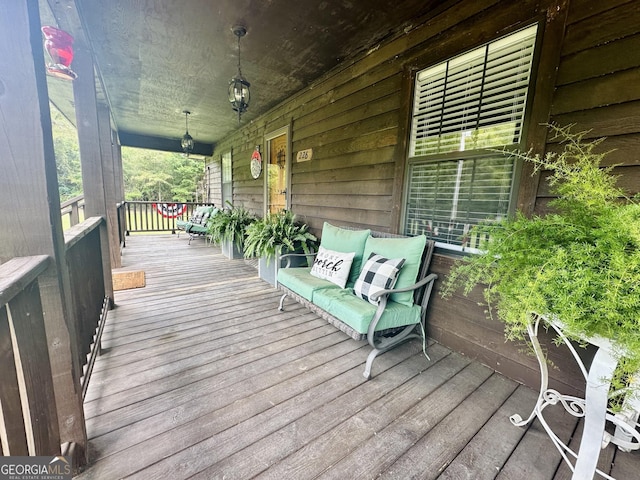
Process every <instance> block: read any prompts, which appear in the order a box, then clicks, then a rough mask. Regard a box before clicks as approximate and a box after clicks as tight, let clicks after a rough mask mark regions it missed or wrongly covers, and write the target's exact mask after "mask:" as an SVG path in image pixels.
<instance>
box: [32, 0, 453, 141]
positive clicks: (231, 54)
mask: <svg viewBox="0 0 640 480" xmlns="http://www.w3.org/2000/svg"><path fill="white" fill-rule="evenodd" d="M458 1H459V0H427V1H425V0H368V1H366V2H364V1H357V0H304V1H300V0H270V1H266V0H234V1H231V0H183V1H178V0H138V1H135V2H132V1H130V0H109V1H104V0H75V1H73V0H40V2H41V11H42V13H41V15H42V22H43V24H51V22H55V23H53V24H54V25H58V26H59V27H60V28H64V29H69V30H71V31H70V33H71V34H72V35H74V37H76V38H82V36H83V32H78V31H74V30H77V29H79V28H80V25H82V29H83V30H84V34H85V35H86V38H87V39H88V42H89V44H90V46H91V49H92V50H93V54H94V56H95V62H96V65H97V71H98V75H99V78H98V83H99V84H100V85H99V87H100V89H99V96H102V97H103V98H104V99H105V101H108V103H109V105H110V108H111V111H112V115H113V118H114V121H115V123H116V127H117V130H118V133H119V135H120V141H121V143H122V144H123V145H129V146H142V147H149V148H160V149H171V148H179V139H180V138H181V137H182V135H183V134H184V127H185V122H184V114H183V113H182V112H183V110H189V111H191V112H192V114H191V116H190V117H189V133H190V134H191V135H192V136H193V137H194V139H195V140H196V142H197V143H198V144H201V145H198V147H199V148H200V149H201V151H202V152H205V151H206V150H209V151H210V150H211V148H212V145H214V144H215V143H216V142H217V141H219V140H220V139H221V138H223V137H224V136H225V135H227V134H228V133H230V132H231V131H232V130H234V129H236V128H238V121H237V116H236V115H235V113H234V112H233V111H232V110H231V107H230V105H229V102H228V101H227V89H228V82H229V80H230V79H231V77H232V76H234V75H235V73H236V72H237V39H236V37H235V36H234V34H233V33H232V31H231V27H232V26H233V25H237V24H241V25H244V26H245V27H246V28H247V30H248V33H247V35H246V36H245V37H244V38H243V39H242V40H241V57H242V73H243V75H244V76H245V77H246V78H247V80H249V82H251V104H250V107H249V110H248V111H247V112H246V113H245V114H244V115H243V116H242V124H247V123H248V122H250V121H251V120H253V119H255V118H256V117H258V116H259V115H260V114H262V113H264V112H265V111H267V110H269V109H270V108H271V107H273V106H274V105H276V104H278V103H279V102H281V101H283V100H284V99H286V98H287V97H288V96H290V95H291V94H293V93H295V92H297V91H300V90H301V89H303V88H305V87H307V86H309V85H310V84H311V83H312V82H313V81H314V80H316V79H317V78H319V77H320V76H322V75H323V74H324V73H325V72H327V71H329V70H330V69H332V68H334V67H336V66H337V65H340V64H345V63H346V62H348V61H349V59H350V58H352V57H353V56H355V55H357V54H358V53H361V52H364V51H367V50H369V49H371V48H375V47H376V46H377V45H378V44H379V43H380V42H381V41H382V40H384V39H385V38H388V37H390V36H394V35H401V34H402V33H403V32H404V31H406V30H408V29H411V28H413V27H415V26H417V25H418V24H420V23H423V22H425V21H427V20H428V19H429V18H431V17H432V16H433V15H436V14H437V13H439V12H441V11H442V10H443V8H444V6H445V5H451V4H453V3H457V2H458ZM64 8H66V9H77V12H78V18H79V19H80V20H79V22H76V26H75V27H74V22H72V21H71V22H70V21H68V18H69V14H68V13H67V12H65V11H64ZM48 83H49V95H50V97H51V99H52V101H53V102H54V103H55V104H56V105H57V106H58V107H59V108H60V109H61V110H62V111H63V112H64V113H65V114H66V115H67V116H68V117H69V118H71V119H73V118H75V115H74V113H73V91H72V87H71V86H70V83H69V82H64V81H63V80H59V79H56V78H49V82H48ZM172 146H173V147H172Z"/></svg>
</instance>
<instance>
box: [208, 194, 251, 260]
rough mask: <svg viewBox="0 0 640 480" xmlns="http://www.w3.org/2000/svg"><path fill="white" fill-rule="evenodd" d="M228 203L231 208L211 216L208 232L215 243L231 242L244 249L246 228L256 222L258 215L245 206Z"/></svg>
mask: <svg viewBox="0 0 640 480" xmlns="http://www.w3.org/2000/svg"><path fill="white" fill-rule="evenodd" d="M228 205H229V208H225V209H224V210H221V211H219V212H218V213H217V214H215V215H214V216H213V217H211V220H210V221H209V224H208V233H209V235H211V241H212V242H213V243H216V244H220V243H222V242H230V243H232V244H234V245H236V246H237V247H238V248H239V249H240V250H242V246H243V243H244V237H245V232H246V229H247V227H249V225H251V224H252V223H253V222H255V220H256V217H255V216H254V215H253V214H252V213H251V212H249V211H248V210H247V209H245V208H244V207H234V206H233V205H231V204H230V203H229V204H228Z"/></svg>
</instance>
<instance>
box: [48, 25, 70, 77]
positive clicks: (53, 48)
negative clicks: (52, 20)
mask: <svg viewBox="0 0 640 480" xmlns="http://www.w3.org/2000/svg"><path fill="white" fill-rule="evenodd" d="M42 33H43V34H44V48H45V50H46V51H47V52H48V53H49V56H50V57H51V60H52V61H53V63H48V64H47V72H49V73H50V74H51V75H53V76H54V77H59V78H64V79H65V80H75V79H76V78H78V75H76V73H75V72H74V71H73V70H71V62H72V61H73V37H72V36H71V35H69V34H68V33H67V32H65V31H64V30H60V29H58V28H56V27H51V26H49V25H45V26H44V27H42Z"/></svg>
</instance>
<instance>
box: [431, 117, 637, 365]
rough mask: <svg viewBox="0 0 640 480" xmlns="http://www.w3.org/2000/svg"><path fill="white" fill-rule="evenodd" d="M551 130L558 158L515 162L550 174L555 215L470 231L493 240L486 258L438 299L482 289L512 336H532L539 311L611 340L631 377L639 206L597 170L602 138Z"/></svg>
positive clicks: (458, 268)
mask: <svg viewBox="0 0 640 480" xmlns="http://www.w3.org/2000/svg"><path fill="white" fill-rule="evenodd" d="M551 129H552V130H553V131H554V132H555V134H556V135H557V137H558V138H561V139H562V143H563V144H564V149H563V151H562V152H561V153H560V154H558V155H555V154H552V153H550V154H547V155H546V156H545V157H544V158H540V157H538V156H531V155H528V154H522V153H515V154H513V156H514V157H516V158H519V159H522V160H524V161H527V162H532V163H533V164H534V166H535V169H536V172H539V171H541V170H548V171H549V172H550V173H551V176H550V177H549V179H548V181H549V183H550V185H551V187H552V189H553V191H554V193H555V194H557V195H558V198H556V199H554V200H553V201H552V202H550V206H551V207H552V209H553V212H552V213H549V214H548V215H546V216H544V217H541V216H532V217H531V218H528V217H525V216H524V215H522V214H517V215H516V216H515V217H514V218H509V219H506V220H503V221H500V222H496V223H486V224H483V225H479V226H477V227H476V228H474V231H475V233H476V234H477V235H479V236H481V237H482V238H486V239H488V240H486V241H485V242H484V244H483V245H482V247H481V250H482V252H483V253H481V254H479V255H474V256H471V257H469V258H465V259H461V260H459V261H458V262H457V263H456V264H455V265H454V268H453V269H452V271H451V273H450V275H449V276H448V278H447V279H446V280H445V282H444V285H443V289H442V291H441V295H442V296H443V297H448V296H450V295H451V294H452V293H453V292H454V291H455V290H457V289H458V288H462V289H463V291H464V293H465V294H468V293H469V292H470V291H471V290H472V289H473V288H474V287H475V286H476V285H477V284H482V285H483V286H484V290H483V292H484V299H485V301H486V303H487V306H488V310H487V312H488V315H489V316H490V317H492V316H493V314H494V313H495V312H497V316H498V317H499V319H500V320H502V321H504V322H505V324H506V334H507V338H509V339H522V338H526V327H527V325H528V324H529V323H530V322H531V319H532V314H533V313H535V314H540V315H543V316H546V317H548V318H557V319H559V320H560V321H561V322H562V323H563V325H564V327H565V329H566V332H565V333H566V334H567V335H568V336H569V337H570V338H573V339H576V340H579V339H580V338H581V337H584V336H585V335H586V336H593V335H600V336H603V337H605V338H609V339H614V340H615V341H616V342H617V343H618V344H619V345H620V346H621V347H622V348H623V349H625V350H626V352H627V358H626V359H625V360H624V361H623V362H622V364H623V365H622V370H623V371H622V372H621V377H620V378H626V376H627V375H628V374H629V373H633V372H636V371H638V369H639V368H640V203H639V202H638V198H637V197H636V198H633V199H629V198H625V195H624V192H623V191H622V190H621V189H619V188H617V187H616V186H615V185H616V178H615V177H614V176H613V175H611V170H612V168H613V167H608V168H601V167H600V161H601V160H602V157H603V156H604V154H598V153H596V152H595V148H596V146H597V145H598V144H599V143H601V140H596V141H591V142H587V141H584V139H583V138H584V135H585V134H584V133H580V134H572V133H570V131H569V128H559V127H555V126H551Z"/></svg>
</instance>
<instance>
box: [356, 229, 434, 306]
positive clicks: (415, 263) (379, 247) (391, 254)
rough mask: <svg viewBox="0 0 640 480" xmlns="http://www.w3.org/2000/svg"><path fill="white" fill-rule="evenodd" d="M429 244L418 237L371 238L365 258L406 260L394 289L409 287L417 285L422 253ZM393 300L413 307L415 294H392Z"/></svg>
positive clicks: (424, 239) (368, 240) (367, 244)
mask: <svg viewBox="0 0 640 480" xmlns="http://www.w3.org/2000/svg"><path fill="white" fill-rule="evenodd" d="M426 243H427V237H425V236H424V235H418V236H417V237H407V238H374V237H369V238H368V239H367V242H366V245H365V247H364V254H363V255H364V258H369V255H370V254H371V253H372V252H373V253H377V254H378V255H382V256H383V257H387V258H404V259H405V262H404V265H403V266H402V269H401V270H400V274H399V275H398V280H397V281H396V284H395V287H394V288H404V287H409V286H411V285H413V284H414V283H416V278H417V277H418V272H419V271H420V264H421V261H422V253H423V252H424V247H425V245H426ZM391 299H392V300H393V301H395V302H398V303H401V304H403V305H407V306H411V305H413V292H402V293H393V294H391Z"/></svg>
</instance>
